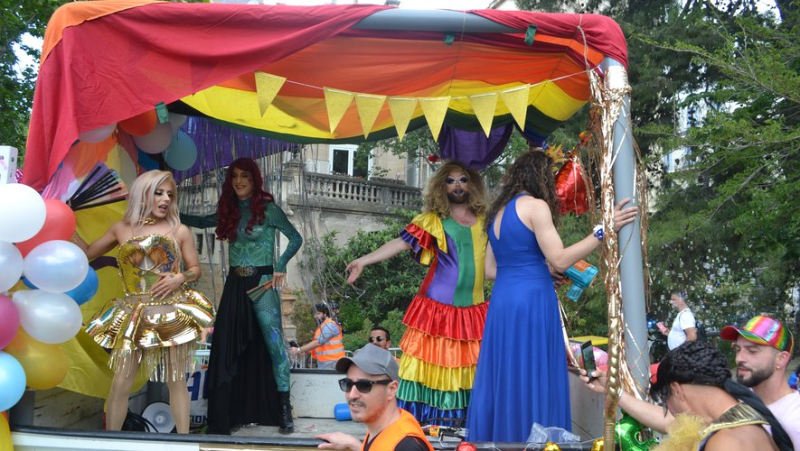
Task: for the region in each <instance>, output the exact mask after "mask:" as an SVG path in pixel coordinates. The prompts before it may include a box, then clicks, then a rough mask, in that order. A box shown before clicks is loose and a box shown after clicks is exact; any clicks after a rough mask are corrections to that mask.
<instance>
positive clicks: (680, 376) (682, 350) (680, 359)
mask: <svg viewBox="0 0 800 451" xmlns="http://www.w3.org/2000/svg"><path fill="white" fill-rule="evenodd" d="M672 382H677V383H679V384H691V385H706V386H709V387H717V388H720V389H722V390H724V391H725V392H727V393H728V394H729V395H731V396H732V397H734V398H736V399H738V400H739V401H741V402H743V403H745V404H747V405H749V406H750V407H752V408H753V409H755V410H756V411H757V412H758V413H760V414H761V415H762V416H763V417H764V418H765V419H766V420H767V421H768V422H769V424H770V426H771V427H772V439H773V440H774V441H775V444H776V445H778V448H779V449H781V450H785V449H792V447H791V444H792V442H791V439H790V438H789V435H788V434H786V431H785V430H784V429H783V427H782V426H781V424H780V423H779V422H778V420H777V419H776V418H775V416H774V415H773V414H772V412H771V411H770V410H769V408H767V406H766V405H765V404H764V402H763V401H762V400H761V398H759V397H758V396H756V394H755V393H753V391H752V390H750V389H749V388H747V387H745V386H744V385H742V384H740V383H738V382H736V381H734V380H733V379H731V370H730V368H728V359H726V358H725V356H724V355H723V354H722V352H721V351H720V350H719V349H717V348H715V347H714V346H713V345H711V344H710V343H708V342H704V341H687V342H685V343H683V344H682V345H680V346H678V347H677V348H675V349H673V350H672V351H670V352H668V353H667V355H666V356H664V358H663V359H662V360H661V363H659V365H658V373H657V375H656V382H655V383H654V384H653V385H652V386H651V387H650V396H651V397H652V398H653V399H654V400H655V401H657V402H661V403H666V400H667V398H668V397H669V396H670V394H671V392H672V390H671V389H670V384H671V383H672Z"/></svg>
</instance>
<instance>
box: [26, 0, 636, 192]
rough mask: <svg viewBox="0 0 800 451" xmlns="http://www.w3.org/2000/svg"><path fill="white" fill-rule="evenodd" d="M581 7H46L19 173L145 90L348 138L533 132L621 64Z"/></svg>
mask: <svg viewBox="0 0 800 451" xmlns="http://www.w3.org/2000/svg"><path fill="white" fill-rule="evenodd" d="M626 52H627V49H626V43H625V40H624V37H623V35H622V31H621V30H620V28H619V26H618V25H617V24H616V23H615V22H614V21H612V20H611V19H609V18H607V17H603V16H597V15H571V14H546V13H532V12H518V11H514V12H512V11H496V10H479V11H468V12H456V11H408V10H399V9H395V8H392V7H387V6H375V5H340V6H337V5H326V6H315V7H297V6H283V5H279V6H265V5H241V4H236V5H233V4H187V3H165V2H155V3H154V2H141V1H131V0H111V1H97V2H75V3H69V4H67V5H64V6H63V7H61V8H60V9H59V10H58V11H57V12H56V14H55V15H54V16H53V18H52V19H51V22H50V24H49V26H48V29H47V34H46V37H45V47H44V50H43V52H42V63H41V68H40V72H39V79H38V82H37V86H36V92H35V97H34V107H33V113H32V119H31V125H30V133H29V137H28V146H27V154H26V161H25V171H24V179H23V182H24V183H26V184H28V185H31V186H32V187H34V188H36V189H38V190H41V189H42V188H43V187H44V186H45V185H46V184H47V183H48V181H49V180H50V179H51V178H52V177H53V175H54V174H55V173H56V171H57V170H58V168H59V166H60V165H61V163H62V162H63V161H64V159H65V157H66V155H67V153H68V151H69V150H70V148H72V147H73V145H74V143H75V142H76V140H77V139H78V137H79V135H80V134H81V133H85V132H88V131H92V130H95V129H99V128H101V127H107V126H109V125H110V124H114V123H117V122H120V121H122V120H125V119H127V118H131V117H134V116H137V115H140V114H143V113H146V112H148V111H152V110H153V109H154V108H156V106H157V105H159V104H164V105H167V106H168V108H169V110H170V111H175V112H183V113H188V114H193V115H198V116H206V117H209V118H212V119H214V120H217V121H219V122H222V123H225V124H228V125H230V126H232V127H237V128H240V129H245V130H247V131H250V132H252V133H255V134H260V135H263V136H268V137H272V138H278V139H280V140H284V141H291V142H301V143H302V142H358V141H363V140H377V139H383V138H387V137H392V136H399V137H401V138H402V136H403V135H404V134H405V133H406V132H407V131H408V130H412V129H414V128H417V127H420V126H423V125H424V124H426V123H427V124H428V125H429V127H430V129H431V131H432V133H433V134H434V136H438V134H439V132H440V130H441V129H442V127H443V125H446V126H448V127H452V128H455V129H459V130H470V131H475V132H477V131H482V132H483V133H485V134H486V135H488V134H490V131H491V129H492V128H495V127H498V126H502V125H507V124H511V123H516V124H517V125H518V126H519V127H520V128H523V129H524V130H525V132H526V134H528V133H530V134H532V135H536V136H543V137H546V136H548V135H549V134H550V133H551V132H552V131H553V130H555V129H556V128H557V127H558V126H559V125H560V124H562V123H563V122H564V121H565V120H567V119H568V118H569V117H570V116H572V115H573V114H574V113H575V112H576V111H578V110H579V109H580V108H581V107H582V106H584V105H585V104H586V102H587V101H588V100H589V80H588V71H593V70H598V66H599V65H600V63H601V62H602V61H603V59H604V58H606V57H608V58H612V59H614V60H616V61H617V62H619V63H622V64H623V65H627V53H626Z"/></svg>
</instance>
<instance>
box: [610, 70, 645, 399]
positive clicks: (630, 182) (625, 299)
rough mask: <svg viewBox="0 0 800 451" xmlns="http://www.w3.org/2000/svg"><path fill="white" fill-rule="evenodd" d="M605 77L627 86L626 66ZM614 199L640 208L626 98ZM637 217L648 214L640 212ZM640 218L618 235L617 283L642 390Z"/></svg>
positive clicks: (617, 126)
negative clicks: (619, 281) (618, 278)
mask: <svg viewBox="0 0 800 451" xmlns="http://www.w3.org/2000/svg"><path fill="white" fill-rule="evenodd" d="M601 67H602V69H603V72H604V73H605V77H604V81H603V82H604V84H605V88H606V89H612V90H613V89H624V88H626V87H627V86H628V74H627V71H626V70H625V66H623V65H622V64H620V63H619V62H618V61H615V60H613V59H611V58H606V59H605V60H603V63H602V65H601ZM612 152H613V153H612V155H614V166H613V169H614V196H615V202H619V201H620V200H622V199H626V198H631V199H632V200H631V202H630V203H629V204H628V205H626V207H628V206H639V205H640V203H639V196H642V195H645V194H646V193H639V192H638V191H637V186H636V179H637V174H636V171H637V167H636V155H635V154H634V151H633V129H632V125H631V98H630V95H629V94H626V95H625V98H624V100H623V103H622V108H621V110H620V112H619V117H618V118H617V121H616V122H615V123H614V149H613V150H612ZM639 214H640V215H642V214H647V212H640V213H639ZM640 222H641V221H640V217H639V216H637V217H636V220H635V221H634V222H633V223H632V224H629V225H626V226H624V227H623V228H622V229H621V230H620V231H619V247H620V248H619V254H620V280H621V285H622V309H623V312H624V315H625V344H626V347H625V352H626V356H627V363H628V367H629V368H630V370H631V374H632V375H633V377H634V378H636V381H637V382H638V383H639V384H640V386H641V387H644V389H645V390H646V389H647V387H648V383H649V382H648V373H649V370H650V362H649V356H648V354H647V318H646V314H647V312H646V311H645V293H644V272H643V270H642V268H643V262H642V237H641V234H640V232H639V230H640Z"/></svg>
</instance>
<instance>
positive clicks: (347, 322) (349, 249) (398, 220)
mask: <svg viewBox="0 0 800 451" xmlns="http://www.w3.org/2000/svg"><path fill="white" fill-rule="evenodd" d="M415 214H416V212H414V211H405V210H403V211H398V212H397V216H396V217H392V218H388V219H387V220H386V227H385V228H384V229H383V230H380V231H376V232H365V231H362V230H360V231H358V233H357V234H356V235H355V236H353V237H352V238H350V239H349V240H348V242H347V244H346V245H344V246H339V245H337V244H336V241H335V237H336V232H332V233H329V234H327V235H325V236H323V237H322V238H320V239H319V240H314V239H307V240H306V243H305V245H304V246H303V249H304V250H303V252H304V254H303V261H302V262H301V263H300V264H301V267H302V268H303V269H304V270H309V269H310V268H312V267H313V268H319V269H315V271H316V272H315V273H314V274H313V282H312V287H313V288H312V289H313V290H314V291H315V293H314V294H313V297H317V298H320V297H322V296H327V299H328V300H329V301H331V302H337V303H339V306H340V312H339V320H340V321H342V325H343V327H344V330H345V333H346V335H351V336H354V337H358V338H352V339H349V338H348V339H347V340H348V341H347V344H348V346H355V344H357V343H362V344H363V343H365V342H366V337H368V336H369V329H370V328H371V326H372V325H375V324H381V322H383V321H384V320H386V318H387V317H388V315H389V313H390V312H392V311H401V312H405V310H406V308H408V305H409V303H410V302H411V299H412V298H413V297H414V294H415V293H416V292H417V291H418V290H419V285H420V283H421V282H422V279H423V277H424V276H425V270H426V267H424V266H422V265H419V264H418V263H416V262H415V261H414V259H413V258H411V256H410V255H409V254H407V253H403V254H400V255H398V256H396V257H394V258H392V259H390V260H387V261H385V262H382V263H378V264H375V265H370V266H367V267H366V268H365V269H364V271H363V272H362V273H361V276H360V277H359V279H358V280H357V281H356V282H355V284H354V285H355V286H350V285H348V284H347V282H346V275H345V267H346V266H347V263H349V262H351V261H352V260H355V259H356V258H358V257H360V256H362V255H366V254H368V253H370V252H372V251H374V250H376V249H377V248H379V247H380V246H381V245H383V244H384V243H386V242H387V241H390V240H393V239H395V238H396V237H397V236H398V235H397V234H398V232H399V231H400V230H401V229H402V228H403V227H404V226H405V225H406V224H407V223H408V222H409V221H410V220H411V218H412V217H413V216H414V215H415ZM311 261H313V262H315V263H316V264H315V265H313V266H312V265H310V262H311ZM367 326H369V327H367ZM397 327H399V326H396V325H392V326H391V327H387V328H388V329H389V330H390V332H394V331H395V330H399V329H397ZM365 328H366V331H364V329H365ZM398 338H399V337H398ZM348 349H350V348H348Z"/></svg>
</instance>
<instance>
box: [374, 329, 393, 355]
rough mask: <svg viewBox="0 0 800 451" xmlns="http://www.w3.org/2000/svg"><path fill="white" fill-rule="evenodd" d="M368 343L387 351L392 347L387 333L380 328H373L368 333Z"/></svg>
mask: <svg viewBox="0 0 800 451" xmlns="http://www.w3.org/2000/svg"><path fill="white" fill-rule="evenodd" d="M369 342H370V343H372V344H374V345H375V346H377V347H379V348H383V349H385V350H387V351H388V350H389V348H391V347H392V340H390V339H389V331H388V330H386V329H385V328H383V327H380V326H375V327H373V328H372V330H371V331H369Z"/></svg>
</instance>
